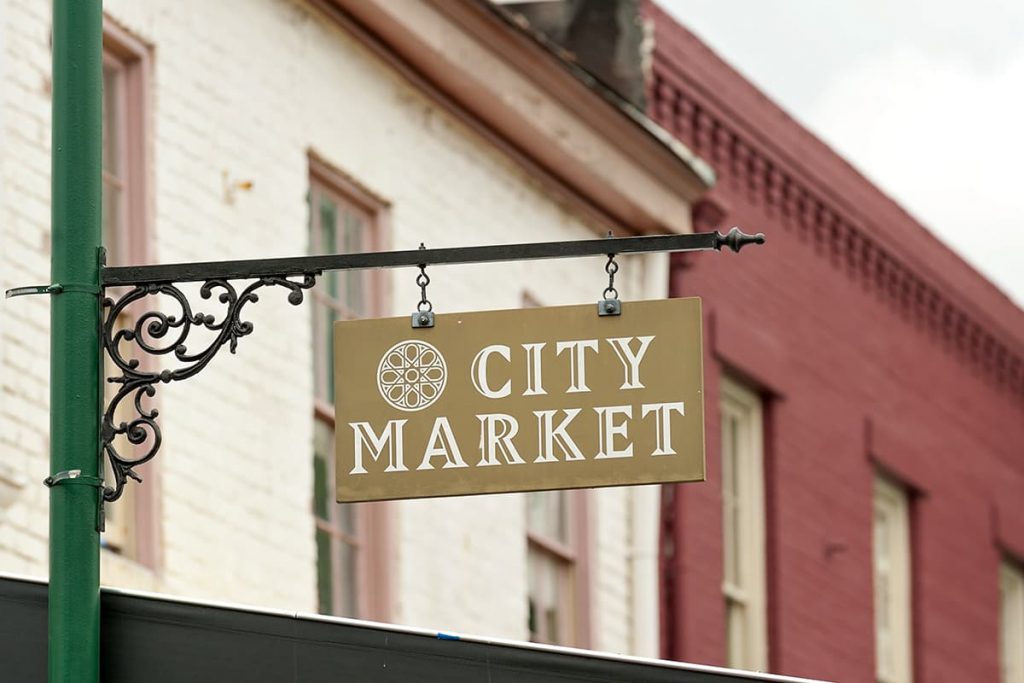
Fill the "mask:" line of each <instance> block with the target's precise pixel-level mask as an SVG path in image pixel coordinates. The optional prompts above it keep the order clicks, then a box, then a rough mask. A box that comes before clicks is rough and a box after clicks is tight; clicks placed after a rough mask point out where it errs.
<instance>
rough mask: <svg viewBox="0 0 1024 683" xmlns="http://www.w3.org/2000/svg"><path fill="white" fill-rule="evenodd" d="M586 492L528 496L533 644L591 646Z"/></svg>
mask: <svg viewBox="0 0 1024 683" xmlns="http://www.w3.org/2000/svg"><path fill="white" fill-rule="evenodd" d="M586 493H587V492H586V491H540V492H534V493H527V494H525V499H526V530H527V570H526V573H527V605H528V616H527V618H528V625H529V631H530V640H531V641H533V642H536V643H549V644H558V645H575V646H579V647H584V646H586V645H587V640H588V638H587V633H586V631H587V627H586V621H587V619H586V616H587V606H588V605H587V599H586V591H587V583H586V579H587V575H586V558H585V547H586V544H585V540H586V532H585V524H586V505H587V501H586Z"/></svg>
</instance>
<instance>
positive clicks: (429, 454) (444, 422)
mask: <svg viewBox="0 0 1024 683" xmlns="http://www.w3.org/2000/svg"><path fill="white" fill-rule="evenodd" d="M439 455H441V456H444V465H442V466H441V469H444V470H447V469H451V468H453V467H469V465H467V464H466V461H465V460H463V459H462V453H460V452H459V444H458V442H457V441H456V440H455V434H454V433H453V432H452V426H451V423H449V422H448V418H447V417H439V418H437V419H436V420H434V427H433V428H432V429H431V430H430V438H429V439H427V448H426V450H424V451H423V462H421V463H420V466H419V467H417V468H416V469H417V470H432V469H434V466H433V465H432V464H431V462H430V461H431V459H432V458H436V457H437V456H439Z"/></svg>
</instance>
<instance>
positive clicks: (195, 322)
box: [100, 227, 765, 502]
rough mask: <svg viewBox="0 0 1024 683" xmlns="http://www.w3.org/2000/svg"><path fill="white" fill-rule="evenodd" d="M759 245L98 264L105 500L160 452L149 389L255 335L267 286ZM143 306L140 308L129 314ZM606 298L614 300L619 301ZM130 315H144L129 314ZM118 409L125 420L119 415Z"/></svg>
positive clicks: (720, 241) (712, 241)
mask: <svg viewBox="0 0 1024 683" xmlns="http://www.w3.org/2000/svg"><path fill="white" fill-rule="evenodd" d="M764 241H765V238H764V235H763V234H761V233H758V234H756V235H747V234H744V233H743V232H742V231H741V230H740V229H739V228H735V227H734V228H732V229H731V230H730V231H729V232H728V234H725V235H723V234H722V233H720V232H718V231H715V232H706V233H694V234H685V235H652V236H641V237H612V238H602V239H592V240H576V241H566V242H535V243H526V244H505V245H488V246H476V247H450V248H442V249H411V250H406V251H387V252H367V253H359V254H328V255H322V256H297V257H288V258H275V259H253V260H244V261H212V262H204V263H179V264H169V265H148V266H104V267H103V268H102V271H101V281H102V286H103V289H104V296H103V300H102V313H101V316H102V321H101V324H102V344H103V348H104V350H105V351H106V354H107V358H109V359H110V361H111V363H112V364H113V365H114V366H115V368H116V371H115V373H114V375H113V376H111V377H108V378H107V382H109V383H111V384H114V385H117V390H116V392H114V395H113V396H112V397H111V398H110V399H109V400H107V401H106V403H105V407H104V411H103V416H102V424H101V432H100V441H101V443H100V454H101V457H104V458H106V460H107V462H109V465H110V468H111V478H110V480H109V484H108V485H107V486H105V487H104V490H103V499H104V500H105V501H107V502H113V501H115V500H117V499H118V498H120V497H121V495H122V494H123V493H124V487H125V485H126V483H127V480H128V479H135V480H136V481H140V482H141V481H142V479H141V477H140V476H139V475H138V473H137V472H135V470H134V469H133V468H135V467H137V466H138V465H141V464H143V463H146V462H149V461H150V460H152V459H153V458H154V457H155V456H156V454H157V453H158V452H159V450H160V446H161V443H162V435H161V431H160V426H159V424H158V421H157V418H158V416H159V411H158V410H157V409H156V408H154V407H152V406H150V405H149V401H150V400H151V399H152V398H153V397H154V396H155V395H156V391H157V386H158V385H160V384H169V383H171V382H177V381H181V380H185V379H188V378H190V377H194V376H195V375H197V374H198V373H199V372H200V371H201V370H203V369H204V368H205V367H206V366H207V365H209V363H210V362H211V361H212V360H213V358H214V356H215V355H216V354H217V352H218V351H220V349H222V348H224V347H225V346H227V347H228V349H229V350H230V351H231V353H235V351H236V349H237V346H238V340H239V339H241V338H242V337H245V336H248V335H249V334H251V333H252V332H253V324H252V323H251V322H249V321H245V320H243V319H242V315H243V312H244V309H245V307H246V306H247V305H248V304H250V303H255V302H256V301H258V300H259V294H260V293H261V290H266V289H269V288H272V287H275V288H281V289H284V290H288V296H287V299H288V302H289V303H290V304H292V305H295V306H297V305H299V304H301V303H302V302H303V300H304V298H305V297H304V294H305V291H306V290H309V289H312V288H313V286H314V285H315V284H316V278H317V277H318V276H320V275H322V274H323V273H324V272H325V271H333V270H362V269H369V268H401V267H419V268H421V269H422V268H424V267H426V266H428V265H446V264H465V263H494V262H502V261H522V260H532V259H551V258H576V257H582V256H597V255H605V256H609V255H612V256H614V255H617V254H629V253H645V252H676V251H680V252H682V251H720V250H721V249H722V247H728V248H729V249H731V250H732V251H734V252H738V251H740V249H742V248H743V247H744V246H746V245H749V244H764ZM237 280H248V281H251V282H249V283H248V284H244V283H238V282H235V281H237ZM189 282H191V283H202V284H201V286H200V287H199V297H200V298H201V299H203V300H211V299H212V300H214V301H215V302H218V303H219V304H220V305H221V306H222V308H220V310H219V313H218V314H216V315H214V314H209V313H205V312H202V311H200V310H199V309H197V308H195V305H194V303H193V302H192V301H190V299H189V297H188V296H187V295H186V293H185V292H184V291H183V290H182V288H181V287H180V286H179V285H181V284H183V283H189ZM243 284H244V286H243ZM111 289H114V290H116V296H109V294H110V292H109V290H111ZM125 290H127V291H125ZM150 297H158V298H155V299H151V298H150ZM143 301H145V304H144V305H142V306H136V307H135V309H133V308H131V307H132V306H133V305H134V304H137V303H139V302H143ZM613 301H615V302H618V299H617V298H615V299H613ZM161 302H162V303H168V302H169V303H170V304H171V305H172V306H173V307H175V309H176V310H175V312H174V313H173V314H168V313H165V312H164V310H162V309H165V308H166V306H164V307H161V306H159V305H158V304H159V303H161ZM136 309H137V310H143V311H144V312H142V313H141V314H134V313H135V310H136ZM604 314H605V315H607V314H608V313H604ZM612 314H613V315H614V313H612ZM126 320H128V321H129V322H127V323H126V322H125V321H126ZM414 325H415V320H414ZM195 331H203V332H205V335H206V339H205V340H203V342H202V343H200V345H199V347H200V348H198V350H193V349H191V348H189V346H187V345H186V341H187V340H188V338H189V336H190V334H191V333H192V332H195ZM197 336H198V335H197ZM211 339H212V341H211ZM193 340H194V339H193ZM145 356H149V357H160V356H165V357H168V356H169V357H171V358H173V360H174V361H176V363H177V367H176V368H174V369H163V370H159V369H155V368H153V367H152V365H150V364H147V363H144V362H142V360H141V357H145ZM126 412H127V413H129V414H128V415H125V413H126ZM122 416H124V417H122ZM124 418H127V419H124ZM125 442H126V443H127V446H125Z"/></svg>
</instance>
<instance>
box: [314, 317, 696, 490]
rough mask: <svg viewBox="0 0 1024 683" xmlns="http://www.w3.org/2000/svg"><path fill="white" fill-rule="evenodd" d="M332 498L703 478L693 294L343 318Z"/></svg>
mask: <svg viewBox="0 0 1024 683" xmlns="http://www.w3.org/2000/svg"><path fill="white" fill-rule="evenodd" d="M334 359H335V378H334V381H335V394H334V395H335V405H336V410H337V413H336V423H335V444H336V452H337V467H336V471H337V494H338V501H339V502H355V501H366V500H387V499H398V498H423V497H429V496H458V495H469V494H479V493H499V492H506V491H537V490H546V489H568V488H583V487H593V486H617V485H626V484H653V483H659V482H678V481H698V480H703V479H704V410H703V376H702V368H701V360H702V355H701V312H700V299H696V298H691V299H668V300H659V301H639V302H634V301H630V302H627V303H624V304H623V307H622V314H621V315H618V316H608V317H601V316H598V314H597V310H596V307H595V306H594V305H593V304H589V305H583V306H565V307H557V308H527V309H517V310H509V311H488V312H479V313H453V314H445V315H438V316H437V317H436V320H435V324H434V327H429V328H417V329H414V328H412V327H411V326H410V324H409V318H408V317H402V318H390V319H382V320H355V321H341V322H337V323H335V327H334Z"/></svg>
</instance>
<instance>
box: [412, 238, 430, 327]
mask: <svg viewBox="0 0 1024 683" xmlns="http://www.w3.org/2000/svg"><path fill="white" fill-rule="evenodd" d="M420 249H426V246H425V245H424V244H423V242H420ZM419 267H420V274H419V275H417V276H416V285H417V286H418V287H419V288H420V302H419V303H418V304H416V310H415V311H413V313H412V326H413V327H433V326H434V304H432V303H430V299H428V298H427V285H429V284H430V276H429V275H427V264H425V263H421V264H419Z"/></svg>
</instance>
